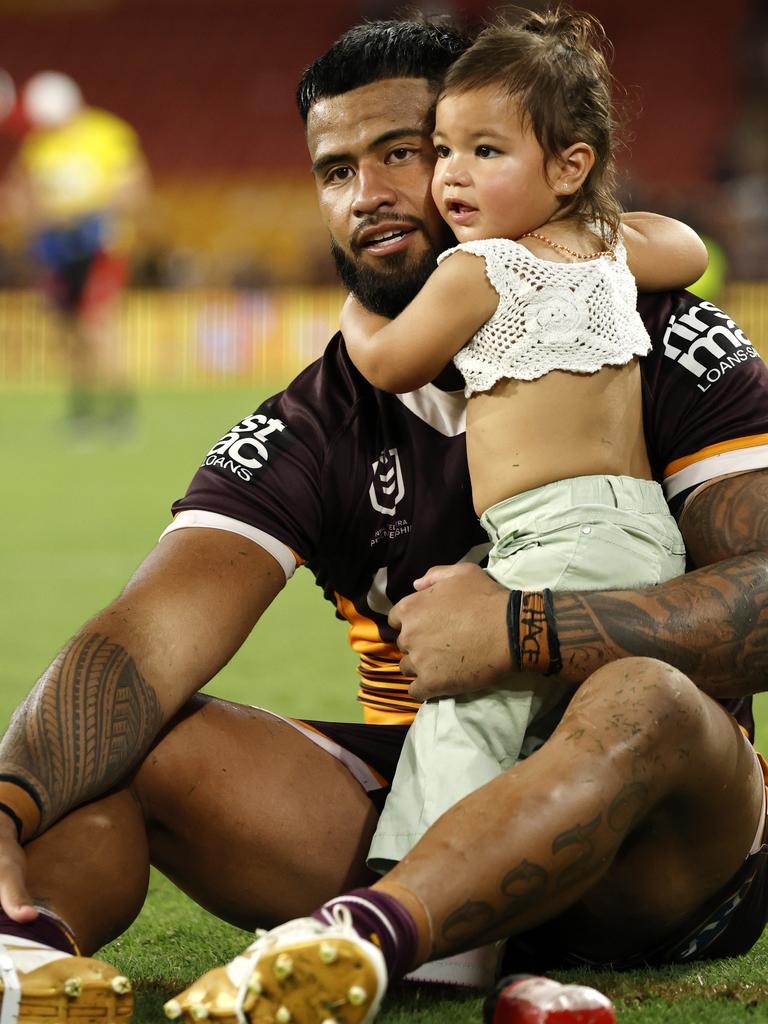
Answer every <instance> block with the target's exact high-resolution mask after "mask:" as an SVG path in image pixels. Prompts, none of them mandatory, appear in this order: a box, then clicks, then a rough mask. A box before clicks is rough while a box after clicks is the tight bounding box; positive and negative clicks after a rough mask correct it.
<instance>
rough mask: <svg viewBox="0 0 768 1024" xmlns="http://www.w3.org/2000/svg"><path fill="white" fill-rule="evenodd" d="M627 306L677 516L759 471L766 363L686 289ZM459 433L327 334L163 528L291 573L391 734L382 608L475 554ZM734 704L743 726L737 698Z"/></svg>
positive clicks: (445, 398) (392, 654)
mask: <svg viewBox="0 0 768 1024" xmlns="http://www.w3.org/2000/svg"><path fill="white" fill-rule="evenodd" d="M640 311H641V313H642V316H643V319H644V320H645V323H646V326H647V328H648V331H649V333H650V335H651V338H652V340H653V351H652V352H651V353H650V354H649V355H648V356H647V357H646V358H645V359H644V360H642V363H643V382H644V406H645V419H646V434H647V442H648V448H649V455H650V458H651V465H652V467H653V471H654V474H655V475H656V477H657V478H658V479H659V480H662V481H664V484H665V488H666V490H667V496H668V499H669V500H670V503H671V505H672V507H673V510H675V511H678V510H679V509H680V508H681V507H682V502H683V500H684V497H685V494H687V493H689V492H690V490H691V489H692V488H693V487H695V486H697V485H698V484H699V483H701V482H702V481H704V480H707V479H710V478H712V477H713V476H719V475H721V474H723V473H729V472H734V471H737V470H742V469H750V468H760V467H765V466H768V369H767V368H766V366H765V364H764V363H763V362H762V360H761V359H760V358H759V356H758V354H757V352H756V350H755V349H754V348H753V347H752V346H751V344H750V342H749V341H748V340H747V339H746V338H745V337H744V336H743V334H741V332H740V331H739V330H738V328H737V327H736V326H735V324H733V322H732V321H731V320H729V319H728V318H727V317H726V316H725V314H723V313H722V312H720V311H719V310H718V309H717V308H716V307H714V306H712V305H711V304H710V303H706V302H702V301H701V300H698V299H696V298H695V297H694V296H692V295H690V294H688V293H685V292H676V293H671V294H670V293H658V294H653V295H644V296H642V297H641V301H640ZM463 431H464V399H463V396H462V395H461V393H460V392H453V393H446V392H443V391H440V390H439V389H438V388H436V387H435V386H434V385H431V384H430V385H427V386H426V387H424V388H421V389H420V390H419V391H417V392H413V393H411V394H409V395H390V394H387V393H385V392H382V391H378V390H376V389H375V388H373V387H371V386H370V385H369V384H368V383H367V381H365V380H364V378H363V377H362V376H361V375H360V374H359V373H358V372H357V370H356V369H355V367H354V366H353V365H352V363H351V361H350V359H349V357H348V356H347V353H346V350H345V347H344V342H343V339H342V337H341V335H339V334H337V335H336V336H335V337H334V338H333V339H332V341H331V342H330V344H329V346H328V348H327V349H326V352H325V354H324V356H323V357H322V358H321V359H319V360H318V361H317V362H315V363H313V364H312V365H311V366H309V367H308V368H307V369H306V370H305V371H304V372H303V373H302V374H300V375H299V376H298V377H297V378H296V379H295V380H294V381H293V382H292V383H291V384H290V385H289V386H288V387H287V388H286V389H285V391H282V392H280V393H279V394H277V395H275V396H273V397H272V398H269V399H267V400H266V401H265V402H264V403H262V405H261V406H260V407H259V408H258V409H257V410H256V412H255V413H252V414H251V415H249V416H246V417H245V418H244V419H243V420H242V421H240V422H239V423H237V424H235V426H234V427H233V428H232V429H231V430H230V431H229V432H228V433H227V434H226V435H225V436H224V437H223V438H222V439H221V440H219V441H217V442H216V444H215V445H214V446H213V448H211V450H210V452H209V453H208V454H207V455H206V456H205V458H204V459H203V463H202V466H201V467H200V469H199V470H198V472H197V473H196V475H195V477H194V479H193V480H192V482H191V484H190V486H189V489H188V491H187V493H186V495H185V496H184V497H183V498H182V499H181V500H180V501H177V502H176V503H175V504H174V506H173V511H174V513H175V516H176V518H175V520H174V523H173V525H172V526H171V527H170V528H169V529H175V528H180V527H186V526H217V527H219V528H223V529H231V530H234V531H235V532H239V533H243V534H244V535H245V536H249V537H252V538H253V539H254V540H256V541H257V542H259V543H261V544H263V546H265V547H266V548H267V549H268V550H270V551H271V552H272V553H273V554H274V555H275V557H276V558H277V559H278V561H280V563H281V564H282V565H283V567H284V569H285V571H286V575H290V574H291V572H292V571H293V568H294V567H295V564H296V562H297V561H298V562H300V563H305V564H306V565H307V566H308V567H309V569H310V570H311V571H312V572H313V573H314V575H315V577H316V579H317V582H318V584H319V585H320V586H321V587H322V589H323V592H324V594H325V596H326V598H327V599H328V600H329V601H331V602H332V603H333V604H334V606H335V608H336V611H337V614H338V615H339V617H340V618H343V619H346V620H347V621H348V622H349V624H350V642H351V644H352V646H353V648H354V649H355V651H356V652H357V653H358V654H359V656H360V667H359V673H360V688H359V693H358V700H360V701H361V702H362V704H363V705H364V709H365V719H366V721H368V722H375V723H392V724H402V723H405V722H408V721H410V720H411V718H412V717H413V714H414V710H415V702H414V701H413V700H412V698H410V697H409V696H408V693H407V686H408V682H407V680H406V679H404V678H403V677H402V676H401V675H400V672H399V660H400V654H399V651H398V648H397V645H396V643H395V636H394V634H393V631H392V630H391V629H390V628H389V626H388V625H387V613H388V611H389V609H390V608H391V606H392V605H393V604H394V603H395V602H397V601H398V600H399V599H400V598H402V597H404V596H405V595H406V594H409V593H411V592H412V583H413V580H414V579H416V578H417V577H418V576H421V575H422V574H423V573H424V572H425V571H426V570H427V569H428V568H429V567H430V566H432V565H436V564H440V563H452V562H457V561H460V560H471V561H480V560H481V559H482V557H483V556H484V554H485V553H486V551H487V549H488V547H489V545H488V542H487V538H486V536H485V533H484V532H483V530H482V529H481V527H480V525H479V523H478V520H477V517H476V516H475V513H474V510H473V507H472V497H471V490H470V481H469V474H468V470H467V461H466V452H465V445H464V433H463ZM734 710H736V711H738V713H739V717H740V719H742V720H743V721H744V724H749V725H751V718H750V710H749V702H743V703H742V705H741V706H740V707H739V708H736V707H734Z"/></svg>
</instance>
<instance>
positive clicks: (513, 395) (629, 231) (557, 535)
mask: <svg viewBox="0 0 768 1024" xmlns="http://www.w3.org/2000/svg"><path fill="white" fill-rule="evenodd" d="M604 44H605V37H604V34H603V32H602V28H601V26H600V25H599V24H598V23H597V22H596V21H595V20H594V19H593V18H592V17H591V16H589V15H586V14H578V13H572V12H569V11H563V10H562V9H559V10H556V11H553V12H549V13H545V14H541V15H539V14H533V13H531V14H529V15H527V16H526V18H525V20H524V21H523V22H521V23H520V24H519V25H517V26H512V25H502V26H496V27H492V28H489V29H487V30H486V31H484V32H483V33H482V34H481V35H480V36H479V38H478V39H477V41H476V43H475V44H474V45H473V46H472V47H471V48H470V49H469V50H468V51H467V52H466V53H465V54H464V55H463V56H462V57H461V58H459V60H458V61H457V62H456V63H455V64H454V65H453V67H452V68H451V69H450V71H449V72H448V75H447V77H446V80H445V82H444V85H443V89H442V92H441V94H440V96H439V99H438V103H437V107H436V113H435V131H434V137H433V138H434V144H435V149H436V152H437V164H436V167H435V173H434V179H433V185H432V191H433V196H434V199H435V202H436V204H437V207H438V209H439V210H440V212H441V214H442V216H443V217H444V218H445V220H446V221H447V222H448V224H449V225H450V226H451V227H452V228H453V230H454V233H455V235H456V237H457V239H458V240H459V242H460V243H461V244H460V245H458V246H457V247H456V248H453V249H449V250H448V252H445V253H443V254H442V255H441V257H440V258H439V260H438V262H439V266H438V268H437V270H436V271H435V272H434V274H433V275H432V276H431V277H430V279H429V280H428V281H427V283H426V285H425V286H424V288H423V289H422V290H421V292H420V293H419V294H418V295H417V296H416V298H415V299H414V300H413V301H412V302H411V304H410V305H409V306H408V307H407V309H406V310H405V311H404V312H403V313H402V314H401V315H400V316H398V317H397V318H396V319H395V320H393V321H388V320H386V319H384V318H382V317H377V316H375V315H373V314H370V313H368V312H367V311H365V310H364V309H363V308H362V307H361V306H360V305H359V304H358V303H357V302H356V301H355V300H354V299H350V300H348V302H347V304H346V306H345V308H344V311H343V314H342V331H343V334H344V337H345V340H346V342H347V347H348V349H349V352H350V355H351V357H352V359H353V361H354V362H355V364H356V366H357V367H358V369H359V370H360V371H361V373H363V374H364V375H365V377H367V378H368V380H369V381H371V383H372V384H374V385H375V386H377V387H380V388H382V389H384V390H387V391H392V392H396V393H402V392H407V391H412V390H414V389H416V388H418V387H421V386H423V385H425V384H427V383H429V382H430V381H432V380H433V379H434V378H435V377H436V376H437V375H438V374H439V373H440V371H441V370H442V369H443V368H444V367H445V365H446V364H447V363H448V362H449V361H450V360H451V358H453V360H454V363H455V365H456V367H457V368H458V369H459V370H460V371H461V373H462V374H463V377H464V380H465V384H466V388H465V393H466V395H467V397H468V398H469V402H468V404H467V456H468V460H469V470H470V475H471V479H472V490H473V498H474V503H475V508H476V510H477V512H478V514H479V515H480V518H481V522H482V524H483V526H484V527H485V529H486V530H487V531H488V535H489V537H490V539H491V541H492V543H493V546H492V549H491V552H490V555H489V558H488V572H489V573H490V574H491V576H493V578H494V579H496V580H498V581H499V582H500V583H503V584H504V585H505V586H506V587H509V588H510V589H518V588H519V589H525V590H528V591H531V590H534V591H541V592H542V598H541V600H542V602H543V603H544V604H546V602H547V600H548V599H549V589H554V588H557V589H570V590H589V589H608V588H616V587H643V586H649V585H653V584H656V583H659V582H660V581H662V580H665V579H668V578H669V577H670V576H673V575H677V574H679V573H682V572H683V571H684V567H685V554H684V545H683V541H682V538H681V536H680V534H679V532H678V530H677V527H676V524H675V522H674V520H673V519H672V517H671V516H670V514H669V511H668V508H667V504H666V502H665V500H664V496H663V493H662V491H661V488H660V486H659V484H658V483H656V482H655V481H653V480H652V478H651V470H650V466H649V462H648V456H647V453H646V449H645V442H644V437H643V417H642V404H641V391H640V370H639V366H638V357H639V356H642V355H644V354H645V353H646V352H647V351H648V350H649V349H650V344H651V343H650V338H649V337H648V334H647V333H646V331H645V328H644V327H643V324H642V321H641V320H640V317H639V315H638V313H637V311H636V308H635V304H636V299H637V289H636V284H635V279H634V278H633V276H632V273H630V269H629V268H628V265H627V261H628V259H629V267H631V270H632V271H633V272H634V275H635V277H636V279H637V281H638V283H639V284H640V287H641V288H643V289H644V290H648V291H652V290H657V289H662V288H664V289H666V288H674V287H682V286H683V285H685V284H689V283H691V282H692V281H694V280H695V279H696V278H697V277H698V276H699V275H700V274H701V272H702V271H703V269H704V266H705V265H706V254H705V250H704V247H703V245H702V244H701V243H700V241H699V240H698V238H697V237H696V236H695V235H694V234H693V232H692V231H690V230H689V229H688V228H686V227H685V226H684V225H682V224H679V223H678V222H675V221H669V220H666V219H665V218H661V217H653V216H652V215H649V214H633V215H625V216H624V217H623V218H622V216H621V212H620V207H619V205H618V203H617V201H616V199H615V197H614V195H613V192H612V185H613V176H614V164H613V153H612V150H613V120H612V113H611V101H610V73H609V71H608V67H607V62H606V60H605V57H604V55H603V47H604ZM468 339H469V340H468ZM567 699H568V695H567V693H566V688H565V686H564V684H560V683H558V682H557V681H556V680H554V681H553V680H551V679H547V678H542V677H536V676H531V675H524V674H522V673H521V674H519V675H516V676H514V677H512V678H511V679H510V680H509V681H508V684H507V685H506V686H505V687H504V688H503V689H499V690H494V691H493V692H490V691H489V692H486V693H484V694H482V695H470V696H467V697H459V698H443V699H439V700H432V701H428V702H427V703H425V704H424V705H423V706H422V707H421V708H420V710H419V713H418V714H417V716H416V719H415V722H414V724H413V726H412V727H411V729H410V731H409V735H408V739H407V742H406V746H405V748H404V751H403V756H402V757H401V760H400V762H399V765H398V770H397V774H396V776H395V780H394V783H393V787H392V792H391V794H390V796H389V798H388V800H387V803H386V807H385V810H384V813H383V815H382V818H381V821H380V824H379V828H378V830H377V833H376V836H375V838H374V842H373V845H372V847H371V851H370V860H369V863H371V864H372V865H373V866H374V867H376V868H378V869H381V870H384V869H385V868H386V867H387V866H389V865H390V864H391V862H392V861H397V860H399V859H400V858H401V857H402V856H403V855H404V854H405V853H406V852H407V850H409V849H410V848H411V846H413V844H414V843H415V842H416V841H417V840H418V839H419V837H420V836H421V835H422V834H423V833H424V831H426V829H427V828H428V827H429V826H430V825H431V824H432V823H433V822H434V821H435V819H436V818H437V817H439V816H440V814H442V813H443V812H444V811H445V810H447V808H448V807H450V806H451V805H452V804H453V803H455V802H456V801H457V800H459V799H461V798H462V797H463V796H465V795H466V794H468V793H469V792H471V791H472V790H474V789H476V788H477V787H478V786H480V785H483V784H484V783H485V782H487V781H489V780H490V779H492V778H494V777H495V776H496V775H498V774H499V773H500V772H501V771H503V770H504V769H505V768H507V767H509V766H511V765H512V764H514V763H515V761H517V760H518V759H519V758H520V757H521V756H528V755H529V754H530V753H532V752H534V751H535V750H536V749H537V748H538V747H539V746H540V745H541V744H542V742H543V741H544V739H545V738H546V737H547V736H548V735H549V733H550V732H551V731H552V729H553V728H554V725H555V724H556V723H557V721H558V720H559V717H560V715H561V714H562V711H563V709H564V706H565V703H567Z"/></svg>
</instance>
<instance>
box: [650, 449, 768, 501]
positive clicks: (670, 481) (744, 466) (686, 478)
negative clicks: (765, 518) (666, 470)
mask: <svg viewBox="0 0 768 1024" xmlns="http://www.w3.org/2000/svg"><path fill="white" fill-rule="evenodd" d="M766 468H768V445H765V444H759V445H754V446H753V447H751V448H737V449H734V450H733V451H729V452H722V453H720V454H718V455H710V456H709V457H708V458H706V459H701V460H700V461H699V462H693V463H691V465H690V466H685V467H684V468H683V469H681V470H678V472H677V473H673V474H672V475H671V476H668V477H666V479H665V480H664V483H663V487H664V495H665V497H666V499H667V501H670V500H671V499H672V498H674V497H675V495H676V494H680V492H681V491H687V490H689V489H690V488H691V487H697V486H698V485H699V484H703V483H706V482H707V480H713V479H715V478H716V477H719V476H727V475H729V474H731V473H747V472H749V471H750V470H752V469H766Z"/></svg>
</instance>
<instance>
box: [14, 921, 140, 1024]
mask: <svg viewBox="0 0 768 1024" xmlns="http://www.w3.org/2000/svg"><path fill="white" fill-rule="evenodd" d="M0 992H1V993H2V1003H1V1004H0V1024H17V1022H20V1024H54V1022H55V1024H60V1022H62V1021H79V1022H80V1024H90V1022H94V1024H95V1022H96V1021H98V1022H99V1024H127V1022H128V1021H129V1020H130V1019H131V1013H132V1012H133V993H132V991H131V983H130V981H129V980H128V978H126V977H125V976H124V975H122V974H118V972H117V971H116V970H115V968H114V967H110V965H109V964H105V963H104V962H103V961H101V960H92V959H91V958H90V957H83V956H72V954H70V953H63V952H62V951H61V950H59V949H52V948H51V947H50V946H44V945H42V944H41V943H39V942H34V941H32V940H30V939H22V938H19V937H17V936H15V935H0Z"/></svg>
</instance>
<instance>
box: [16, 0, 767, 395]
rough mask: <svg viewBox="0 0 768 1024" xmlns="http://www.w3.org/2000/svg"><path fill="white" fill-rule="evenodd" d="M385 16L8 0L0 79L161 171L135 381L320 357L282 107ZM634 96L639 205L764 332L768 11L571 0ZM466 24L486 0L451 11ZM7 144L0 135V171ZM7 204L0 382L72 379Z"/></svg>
mask: <svg viewBox="0 0 768 1024" xmlns="http://www.w3.org/2000/svg"><path fill="white" fill-rule="evenodd" d="M401 6H402V5H400V4H396V3H389V2H387V0H357V2H355V0H324V2H323V3H321V4H315V3H310V2H308V0H0V66H2V67H5V68H6V69H7V70H8V71H9V72H10V74H11V75H12V77H13V78H14V80H15V81H16V82H17V83H23V82H24V81H25V80H26V79H27V78H29V76H30V75H32V74H33V73H35V72H37V71H40V70H42V69H49V68H53V69H55V70H58V71H62V72H65V73H67V74H69V75H71V76H72V77H73V78H74V79H75V80H76V81H77V82H78V83H79V84H80V85H81V87H82V89H83V92H84V95H85V98H86V100H87V102H88V103H90V104H92V105H94V106H96V107H102V108H104V109H106V110H109V111H111V112H113V113H115V114H117V115H119V116H120V117H122V118H124V119H125V120H126V121H127V122H128V123H129V124H130V125H132V126H133V127H134V128H135V130H136V132H137V133H138V136H139V139H140V140H141V144H142V146H143V148H144V151H145V153H146V156H147V160H148V163H149V167H150V170H151V174H152V181H153V191H152V198H151V202H150V203H149V205H148V207H147V208H146V209H145V211H144V213H143V216H142V217H141V221H140V224H139V226H138V234H137V238H136V239H135V249H134V259H133V267H132V273H131V288H130V290H129V291H128V292H127V294H126V296H125V300H124V302H123V306H122V318H121V328H122V329H121V332H120V360H121V363H122V365H123V367H124V369H125V370H126V372H127V374H128V375H129V376H130V377H131V378H132V379H133V380H134V381H135V382H136V383H137V384H138V385H139V386H140V387H155V386H173V387H178V386H183V387H197V386H200V385H205V386H206V387H207V386H211V385H222V386H223V385H227V384H234V383H237V384H243V383H244V384H254V383H260V382H263V381H268V382H269V383H273V382H278V383H279V381H280V380H283V379H285V378H287V377H288V376H289V375H290V374H292V373H293V372H294V371H295V370H296V369H298V368H299V367H301V366H302V365H304V364H306V363H307V362H308V361H309V360H310V359H312V358H313V357H314V356H315V355H317V354H318V353H319V351H320V350H321V348H322V346H323V345H324V343H325V341H326V340H327V338H328V337H329V336H330V334H331V333H332V332H333V330H334V325H335V314H336V311H337V308H338V304H339V294H338V291H337V289H336V287H335V282H334V275H333V268H332V265H331V261H330V258H329V257H328V255H327V243H326V238H325V235H324V231H323V229H322V227H321V225H320V222H319V219H318V216H317V213H316V210H315V206H314V198H313V187H312V182H311V180H310V177H309V172H308V161H307V158H306V153H305V149H304V142H303V137H302V130H301V125H300V122H299V119H298V116H297V115H296V112H295V109H294V104H293V95H294V89H295V85H296V82H297V79H298V77H299V75H300V74H301V71H302V70H303V68H304V67H305V65H306V64H307V63H308V62H309V61H310V60H311V59H312V58H313V57H314V56H315V55H317V54H318V53H319V52H321V51H322V50H323V49H324V48H325V47H326V46H327V45H328V44H329V43H330V42H331V41H332V40H333V39H334V38H335V37H336V36H337V35H338V34H339V32H341V31H342V30H343V29H345V28H346V27H348V26H349V25H350V24H352V23H354V22H356V21H358V20H359V19H360V18H362V17H378V16H389V15H391V14H392V13H393V11H395V10H397V9H399V8H401ZM576 6H580V7H582V8H584V9H587V10H590V11H592V12H593V13H595V14H596V15H598V16H599V17H600V18H601V19H602V20H603V22H604V24H605V26H606V28H607V31H608V34H609V36H610V37H611V38H612V40H613V42H614V45H615V50H616V57H615V64H614V70H615V73H616V76H617V78H618V80H619V82H620V83H621V84H622V86H623V87H624V88H625V90H626V96H625V97H624V105H625V107H626V108H627V111H628V113H629V119H630V125H631V136H632V137H631V138H630V139H629V140H628V142H627V145H626V146H625V147H624V149H623V150H622V153H621V169H622V176H623V179H622V180H623V193H624V197H625V201H626V205H627V206H628V207H631V208H635V209H638V208H649V209H654V210H658V211H662V212H669V213H672V214H675V215H677V216H680V217H682V218H683V219H686V220H688V221H689V222H690V223H692V224H693V225H694V226H696V227H697V228H698V229H699V230H700V231H701V232H702V233H703V234H704V235H706V236H707V238H708V239H710V241H711V244H712V252H713V273H712V275H711V279H710V280H708V281H707V282H706V284H705V286H704V287H705V288H706V294H707V297H713V298H716V299H718V300H719V301H720V302H721V303H722V304H723V305H724V306H725V307H726V308H727V309H728V310H729V311H730V312H731V313H732V314H733V316H734V317H735V318H736V319H737V320H738V321H739V322H740V323H741V325H742V327H743V328H744V329H745V330H746V331H747V332H748V333H749V334H751V336H752V337H753V339H754V340H755V341H756V342H757V344H758V345H760V344H761V343H762V342H763V339H765V338H766V337H768V299H767V298H766V295H768V292H766V289H765V287H764V283H763V282H764V277H765V273H766V265H767V263H766V261H767V259H768V99H767V98H766V97H768V11H767V10H766V7H765V4H764V2H762V0H730V2H729V3H728V5H727V9H726V8H725V7H724V6H723V4H722V3H720V2H718V0H674V2H672V3H670V2H669V0H646V2H644V3H643V4H628V3H616V2H615V0H583V2H582V3H580V4H578V3H577V4H576ZM426 9H427V10H435V9H440V10H452V11H454V13H458V14H460V15H462V16H464V17H465V18H466V19H467V20H468V21H469V22H475V23H476V22H478V21H480V20H481V19H482V18H483V17H484V16H486V15H488V13H489V12H490V11H491V10H492V8H491V5H489V4H487V3H485V2H483V0H454V2H451V0H444V2H443V3H439V2H438V3H437V4H436V5H433V6H432V7H429V6H427V8H426ZM16 145H17V143H16V142H15V141H14V140H13V139H10V138H8V137H5V138H2V139H0V172H2V171H3V170H5V169H7V167H8V166H9V164H10V162H11V160H12V157H13V153H14V150H15V147H16ZM32 274H33V270H32V267H31V264H30V261H29V257H28V255H27V253H26V252H25V249H24V246H23V245H22V242H21V239H20V238H19V237H18V236H17V234H16V233H15V229H14V226H13V223H12V222H10V221H9V219H8V218H7V217H6V218H4V217H3V216H2V211H1V210H0V384H2V385H5V386H14V387H40V386H49V385H51V383H53V384H55V383H56V382H57V381H58V380H59V379H60V377H61V375H62V373H63V367H62V365H61V355H60V353H59V351H58V348H57V345H56V336H55V331H54V330H53V329H52V326H51V321H50V319H49V317H48V314H47V312H46V310H45V307H44V305H43V303H42V302H41V300H40V298H39V296H38V295H36V294H35V293H34V291H32V290H31V289H30V285H31V283H32Z"/></svg>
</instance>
